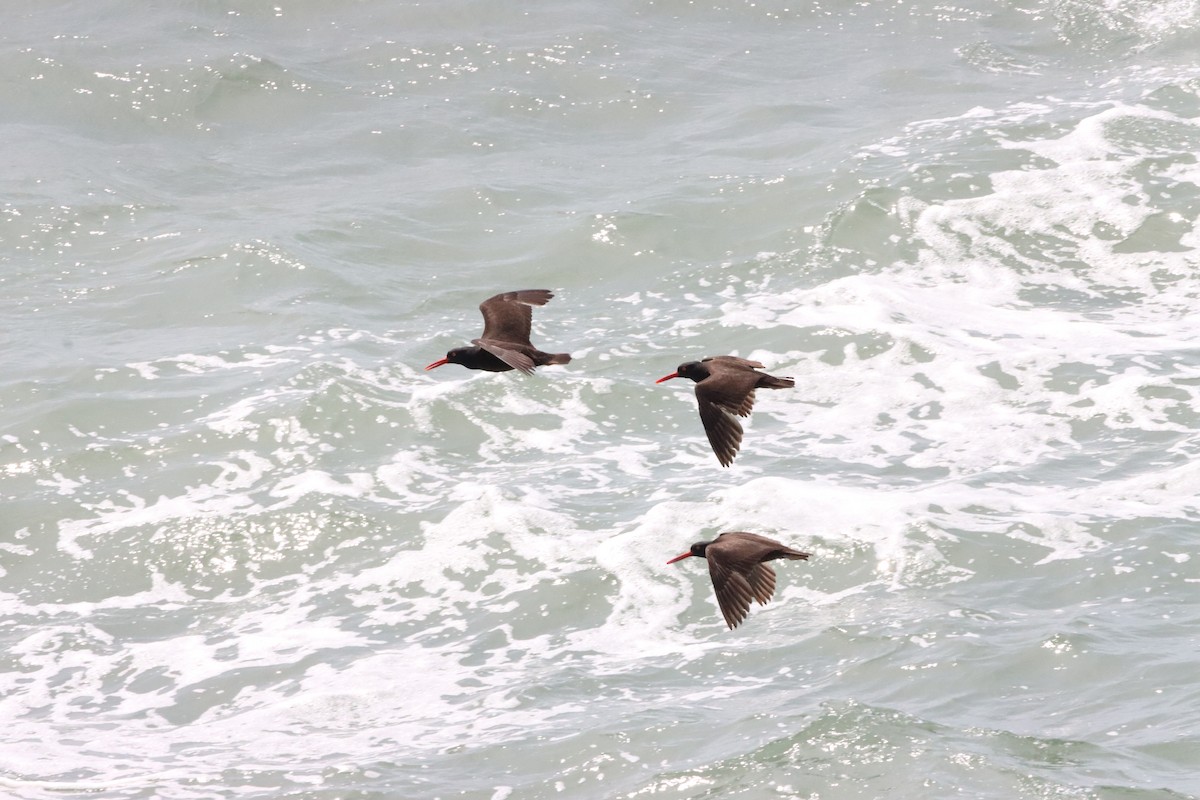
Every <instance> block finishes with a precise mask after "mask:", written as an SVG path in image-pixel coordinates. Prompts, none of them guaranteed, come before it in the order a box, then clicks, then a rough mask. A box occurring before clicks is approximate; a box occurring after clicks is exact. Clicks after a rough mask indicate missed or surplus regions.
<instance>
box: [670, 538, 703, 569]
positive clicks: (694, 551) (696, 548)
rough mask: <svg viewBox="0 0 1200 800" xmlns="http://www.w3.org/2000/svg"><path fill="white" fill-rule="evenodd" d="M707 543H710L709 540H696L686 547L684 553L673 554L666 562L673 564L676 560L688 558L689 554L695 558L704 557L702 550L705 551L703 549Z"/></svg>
mask: <svg viewBox="0 0 1200 800" xmlns="http://www.w3.org/2000/svg"><path fill="white" fill-rule="evenodd" d="M709 544H711V542H696V543H695V544H694V545H692V546H691V547H689V548H688V551H687V552H686V553H681V554H680V555H677V556H675V557H674V558H672V559H671V560H670V561H668V562H667V563H668V564H674V563H675V562H676V561H682V560H683V559H685V558H688V557H690V556H695V557H696V558H704V551H705V549H707V548H708V546H709Z"/></svg>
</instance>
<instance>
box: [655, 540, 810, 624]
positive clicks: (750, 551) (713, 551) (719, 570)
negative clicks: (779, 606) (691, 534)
mask: <svg viewBox="0 0 1200 800" xmlns="http://www.w3.org/2000/svg"><path fill="white" fill-rule="evenodd" d="M809 555H810V554H809V553H804V552H801V551H799V550H795V549H793V548H791V547H788V546H787V545H785V544H783V543H781V542H777V541H775V540H774V539H768V538H767V537H765V536H760V535H759V534H757V533H746V532H745V531H731V532H728V533H722V534H721V535H720V536H718V537H717V538H716V539H713V540H712V541H709V542H696V543H695V544H693V545H692V546H691V547H690V548H689V549H688V551H687V552H686V553H683V554H682V555H679V556H676V557H675V558H673V559H671V560H670V561H668V562H667V563H668V564H670V563H673V562H675V561H679V560H680V559H683V558H687V557H688V556H695V557H696V558H703V559H706V560H707V561H708V575H709V577H710V578H711V579H712V584H713V589H714V590H715V591H716V593H717V604H718V605H719V606H720V607H721V615H722V616H723V617H724V618H725V624H726V625H728V626H729V627H730V628H731V629H732V628H736V627H737V626H738V625H740V624H741V623H742V620H744V619H745V618H746V615H747V614H748V613H750V601H751V600H755V601H757V602H758V603H759V604H760V605H766V603H767V601H768V600H770V599H771V597H772V595H774V594H775V570H773V569H772V568H771V567H769V566H767V564H766V562H767V561H774V560H776V559H779V558H786V559H790V560H807V559H808V557H809Z"/></svg>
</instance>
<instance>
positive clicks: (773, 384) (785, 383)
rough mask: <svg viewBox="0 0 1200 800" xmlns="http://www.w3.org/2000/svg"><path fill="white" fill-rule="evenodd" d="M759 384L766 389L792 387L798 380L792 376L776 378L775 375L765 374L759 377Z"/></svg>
mask: <svg viewBox="0 0 1200 800" xmlns="http://www.w3.org/2000/svg"><path fill="white" fill-rule="evenodd" d="M758 385H759V386H761V387H763V388H764V389H791V388H792V387H793V386H795V385H796V382H795V381H794V380H792V379H791V378H776V377H775V376H774V375H764V376H763V377H761V378H759V379H758Z"/></svg>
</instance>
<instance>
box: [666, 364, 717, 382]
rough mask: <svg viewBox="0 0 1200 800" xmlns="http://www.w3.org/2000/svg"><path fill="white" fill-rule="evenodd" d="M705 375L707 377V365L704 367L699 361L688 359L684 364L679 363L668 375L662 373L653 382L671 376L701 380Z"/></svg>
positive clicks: (668, 378) (667, 379)
mask: <svg viewBox="0 0 1200 800" xmlns="http://www.w3.org/2000/svg"><path fill="white" fill-rule="evenodd" d="M707 377H708V368H707V367H705V366H704V365H703V364H701V363H700V362H699V361H689V362H687V363H686V364H680V365H679V366H678V367H676V368H675V371H674V372H672V373H671V374H670V375H664V376H663V377H661V378H659V379H658V380H656V381H655V383H662V382H663V381H669V380H671V379H672V378H691V379H692V380H694V381H702V380H704V379H705V378H707Z"/></svg>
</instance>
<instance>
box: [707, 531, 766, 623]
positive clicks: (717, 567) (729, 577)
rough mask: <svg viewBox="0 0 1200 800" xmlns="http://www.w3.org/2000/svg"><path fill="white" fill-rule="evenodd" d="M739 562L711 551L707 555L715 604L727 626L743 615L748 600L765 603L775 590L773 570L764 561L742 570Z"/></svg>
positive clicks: (747, 608) (743, 617)
mask: <svg viewBox="0 0 1200 800" xmlns="http://www.w3.org/2000/svg"><path fill="white" fill-rule="evenodd" d="M710 547H711V545H710ZM739 566H740V565H738V564H729V563H726V562H724V561H722V560H721V559H720V558H713V557H712V556H711V555H710V556H709V558H708V575H709V577H710V578H712V584H713V589H714V590H716V593H717V605H719V606H720V607H721V616H723V617H724V618H725V624H726V625H728V626H729V627H730V628H736V627H737V626H738V625H741V624H742V621H743V620H744V619H746V615H747V614H749V613H750V601H751V600H757V601H758V602H759V603H760V604H765V603H766V602H767V601H768V600H770V599H771V596H772V595H773V594H775V570H773V569H771V568H770V567H768V566H767V565H766V564H755V565H754V566H752V567H750V568H749V569H748V571H746V572H742V571H739V569H738V567H739Z"/></svg>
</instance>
